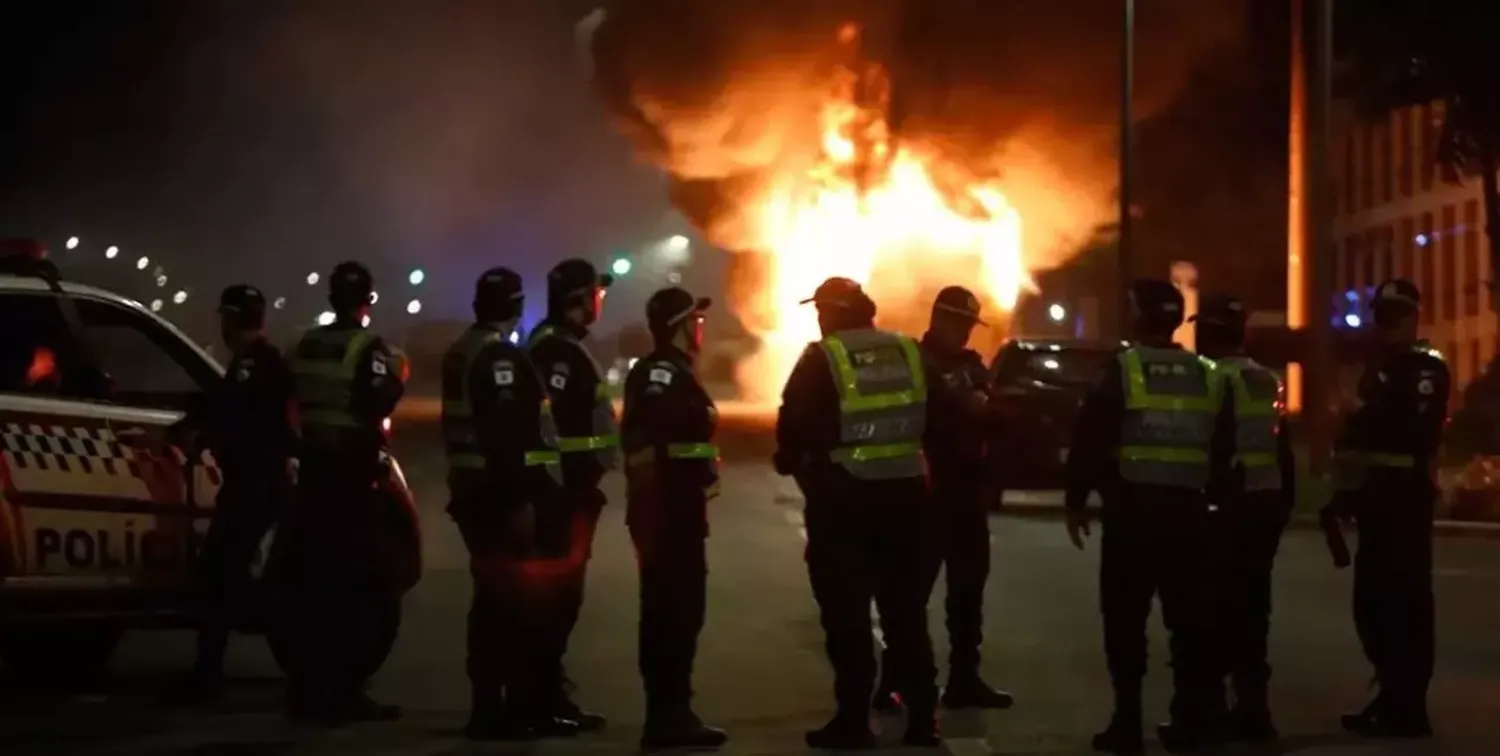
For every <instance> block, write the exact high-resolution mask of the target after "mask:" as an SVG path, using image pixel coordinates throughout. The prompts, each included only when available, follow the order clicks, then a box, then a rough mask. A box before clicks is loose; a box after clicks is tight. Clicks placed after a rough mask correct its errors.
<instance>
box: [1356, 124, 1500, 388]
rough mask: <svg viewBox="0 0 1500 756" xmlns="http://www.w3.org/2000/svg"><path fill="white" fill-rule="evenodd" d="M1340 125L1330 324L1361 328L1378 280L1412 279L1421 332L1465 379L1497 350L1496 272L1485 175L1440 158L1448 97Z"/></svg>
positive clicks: (1457, 381)
mask: <svg viewBox="0 0 1500 756" xmlns="http://www.w3.org/2000/svg"><path fill="white" fill-rule="evenodd" d="M1335 123H1336V124H1337V128H1336V129H1335V136H1334V141H1333V144H1332V145H1331V146H1332V148H1333V150H1334V151H1333V153H1332V154H1333V158H1334V167H1335V170H1334V176H1335V179H1336V181H1337V188H1336V194H1337V208H1338V209H1337V216H1336V221H1335V224H1334V227H1335V233H1336V234H1337V239H1338V241H1339V250H1338V255H1337V260H1338V268H1337V272H1336V273H1335V276H1334V280H1335V282H1336V285H1337V290H1336V293H1335V294H1334V297H1335V302H1334V313H1335V319H1334V326H1335V327H1336V328H1342V329H1358V328H1362V327H1365V323H1366V321H1367V320H1368V317H1369V300H1370V297H1371V295H1372V294H1373V292H1374V287H1375V286H1376V285H1377V284H1379V283H1380V282H1381V281H1383V280H1385V279H1387V278H1391V277H1404V278H1408V279H1410V280H1411V281H1412V282H1414V283H1415V284H1416V285H1417V287H1418V288H1420V289H1421V291H1422V315H1421V332H1422V336H1423V337H1424V338H1426V339H1428V340H1429V341H1430V342H1431V343H1432V345H1433V346H1434V347H1436V348H1437V349H1439V350H1441V351H1442V353H1443V355H1444V356H1445V357H1446V358H1447V360H1448V364H1449V366H1450V368H1451V369H1452V370H1453V377H1454V380H1455V388H1458V387H1461V386H1464V385H1467V384H1468V383H1469V382H1470V381H1472V380H1473V379H1474V378H1475V377H1476V376H1478V375H1479V374H1480V373H1481V372H1483V370H1484V367H1485V366H1486V365H1488V364H1489V361H1490V359H1491V357H1493V356H1494V348H1495V346H1494V345H1495V333H1496V318H1495V310H1494V304H1493V301H1492V299H1491V297H1490V295H1489V281H1490V280H1491V279H1492V278H1493V272H1492V271H1491V269H1490V260H1489V255H1488V254H1487V242H1486V239H1485V234H1484V225H1485V224H1484V202H1483V200H1482V197H1481V190H1480V182H1479V179H1478V178H1477V177H1474V178H1466V179H1464V180H1463V181H1462V182H1461V183H1453V182H1449V181H1446V180H1444V171H1443V169H1442V167H1441V166H1440V165H1438V160H1437V145H1438V135H1439V133H1440V130H1441V128H1442V124H1443V104H1442V103H1441V102H1434V103H1429V104H1425V105H1417V106H1411V107H1404V108H1400V109H1397V110H1393V111H1391V112H1390V113H1388V114H1387V115H1386V117H1385V118H1384V119H1375V120H1373V121H1369V120H1364V119H1359V118H1355V117H1353V114H1352V113H1341V114H1340V115H1339V117H1337V120H1336V121H1335Z"/></svg>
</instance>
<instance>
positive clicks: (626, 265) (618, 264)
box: [609, 257, 632, 276]
mask: <svg viewBox="0 0 1500 756" xmlns="http://www.w3.org/2000/svg"><path fill="white" fill-rule="evenodd" d="M631 267H632V266H631V263H630V260H628V259H626V258H624V257H621V258H620V259H618V260H615V261H614V263H613V264H611V265H610V266H609V269H610V271H611V272H613V273H614V274H615V275H617V276H623V275H625V274H626V273H629V272H630V268H631Z"/></svg>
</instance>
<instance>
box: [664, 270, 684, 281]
mask: <svg viewBox="0 0 1500 756" xmlns="http://www.w3.org/2000/svg"><path fill="white" fill-rule="evenodd" d="M667 282H668V283H674V284H680V283H682V274H681V273H678V272H677V271H675V270H674V271H672V272H671V273H668V274H667Z"/></svg>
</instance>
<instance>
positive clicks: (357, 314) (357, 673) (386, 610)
mask: <svg viewBox="0 0 1500 756" xmlns="http://www.w3.org/2000/svg"><path fill="white" fill-rule="evenodd" d="M371 290H372V281H371V280H370V275H369V272H368V271H366V270H365V269H364V268H363V266H360V265H358V264H357V263H344V264H341V265H339V266H338V267H337V268H335V269H334V272H333V276H332V280H331V281H330V301H331V302H332V303H333V305H334V308H335V311H336V312H337V314H338V319H337V320H336V321H335V322H334V323H333V324H332V325H328V326H323V327H319V328H314V329H312V330H310V331H308V332H307V333H306V334H305V335H303V337H302V340H301V341H300V342H299V343H298V344H297V346H296V348H295V350H294V351H293V353H292V372H293V374H294V375H295V378H296V399H297V414H298V419H299V422H300V426H301V448H300V450H299V452H300V453H299V457H298V458H299V461H300V466H299V469H298V487H297V504H296V506H295V507H294V508H293V509H292V511H291V512H290V513H289V514H288V516H287V518H286V521H285V527H283V528H282V530H281V531H280V532H279V534H278V536H277V544H276V547H275V548H276V549H277V550H278V551H280V550H284V552H283V553H284V560H283V561H282V562H281V568H280V570H279V574H278V575H277V578H276V579H277V582H278V584H279V585H280V590H281V591H282V592H283V594H284V600H285V602H286V604H285V610H286V614H285V615H284V616H285V619H286V621H287V622H288V623H289V626H288V627H286V628H285V633H286V635H285V640H287V641H288V646H287V647H288V649H289V651H290V655H291V657H292V661H291V667H292V668H291V669H290V670H288V674H289V676H290V677H291V684H292V690H291V700H290V705H291V708H292V713H293V714H294V715H298V716H307V717H311V718H332V719H337V720H342V719H388V718H392V717H394V716H398V715H399V710H397V709H395V707H389V706H380V705H378V704H375V703H374V702H372V701H370V699H369V698H368V697H366V696H365V694H364V686H365V683H366V681H367V680H368V679H369V677H370V676H371V675H373V674H374V673H375V672H376V670H378V669H379V668H380V665H381V664H383V663H384V661H385V658H386V656H387V655H388V654H389V653H390V649H391V646H392V644H394V642H395V638H396V631H397V628H398V627H399V625H400V620H401V597H402V594H403V593H404V592H405V590H406V588H408V587H409V586H407V585H402V581H403V578H402V577H401V576H399V575H398V574H396V571H397V570H398V569H399V565H398V564H397V563H396V561H397V560H395V559H393V558H392V554H391V553H390V551H391V550H390V539H389V535H390V527H391V522H390V516H391V513H390V512H389V511H388V509H386V508H385V506H384V505H385V502H382V501H380V500H379V496H378V490H379V489H378V488H377V485H378V481H379V480H381V479H383V478H385V477H386V476H388V475H389V469H388V468H389V457H388V455H387V451H386V437H385V434H384V433H383V431H382V428H381V425H382V422H383V421H384V419H385V418H387V417H389V416H390V415H391V413H392V412H393V411H394V410H395V408H396V404H397V403H398V402H399V401H400V400H401V395H402V393H403V390H404V378H405V376H404V373H405V358H404V357H403V356H401V355H400V354H399V352H397V351H396V350H395V349H394V348H392V347H391V346H389V345H387V344H386V343H385V341H384V340H383V339H381V338H380V337H379V336H377V335H375V334H374V333H372V332H370V331H368V330H365V328H364V326H363V325H361V322H360V319H361V318H362V316H363V314H364V312H365V311H366V308H367V307H368V302H369V299H370V294H371Z"/></svg>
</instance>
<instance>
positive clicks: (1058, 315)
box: [1047, 304, 1068, 323]
mask: <svg viewBox="0 0 1500 756" xmlns="http://www.w3.org/2000/svg"><path fill="white" fill-rule="evenodd" d="M1047 317H1049V318H1052V322H1054V323H1061V322H1063V321H1064V320H1066V319H1067V317H1068V308H1066V307H1063V306H1062V305H1060V304H1054V305H1052V306H1051V307H1048V308H1047Z"/></svg>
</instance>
